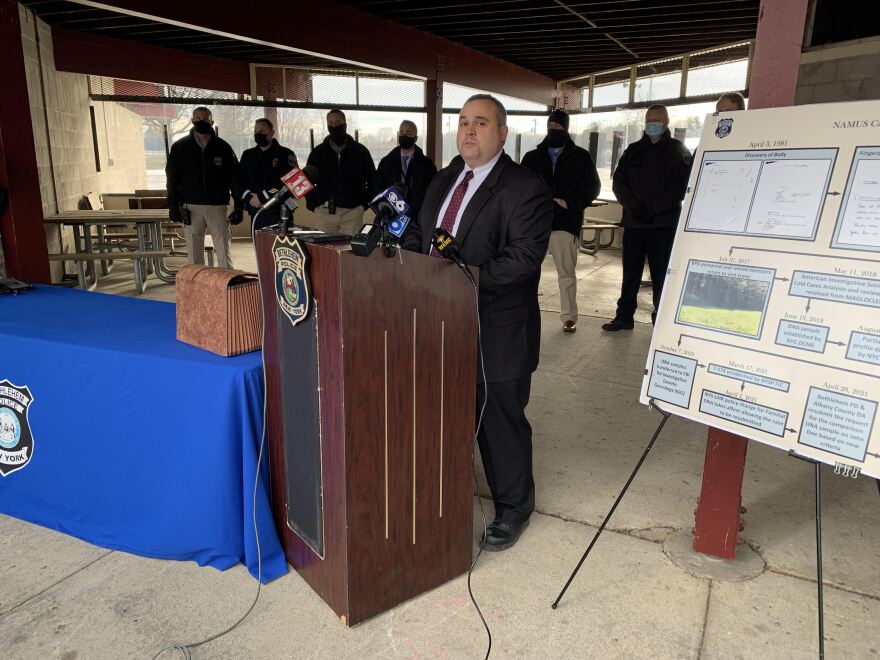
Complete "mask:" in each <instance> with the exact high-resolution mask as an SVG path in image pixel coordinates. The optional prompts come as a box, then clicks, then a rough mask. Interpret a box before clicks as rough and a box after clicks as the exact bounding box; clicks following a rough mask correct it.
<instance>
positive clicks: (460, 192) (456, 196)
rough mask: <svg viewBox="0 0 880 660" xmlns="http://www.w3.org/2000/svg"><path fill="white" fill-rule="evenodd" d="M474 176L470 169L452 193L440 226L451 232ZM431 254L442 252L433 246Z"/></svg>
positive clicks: (435, 254) (436, 254) (436, 255)
mask: <svg viewBox="0 0 880 660" xmlns="http://www.w3.org/2000/svg"><path fill="white" fill-rule="evenodd" d="M473 178H474V171H473V170H468V171H467V173H466V174H465V175H464V179H462V180H461V183H459V184H458V185H457V186H456V187H455V190H454V191H453V193H452V199H450V200H449V206H447V207H446V213H444V214H443V221H442V222H441V223H440V227H441V228H442V229H445V230H446V231H447V232H449V233H450V234H451V233H452V228H453V227H454V226H455V218H456V217H457V216H458V209H459V208H461V202H462V200H463V199H464V194H465V193H466V192H467V188H468V183H469V182H470V180H471V179H473ZM431 256H432V257H439V256H440V253H439V252H437V248H435V247H432V248H431Z"/></svg>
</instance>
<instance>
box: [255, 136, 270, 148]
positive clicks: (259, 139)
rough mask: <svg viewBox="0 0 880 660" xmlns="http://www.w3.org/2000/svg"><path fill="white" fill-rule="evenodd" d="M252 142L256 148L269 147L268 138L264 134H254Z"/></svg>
mask: <svg viewBox="0 0 880 660" xmlns="http://www.w3.org/2000/svg"><path fill="white" fill-rule="evenodd" d="M254 142H256V143H257V146H258V147H267V146H269V136H268V135H266V134H265V133H254Z"/></svg>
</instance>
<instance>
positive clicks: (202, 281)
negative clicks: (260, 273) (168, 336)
mask: <svg viewBox="0 0 880 660" xmlns="http://www.w3.org/2000/svg"><path fill="white" fill-rule="evenodd" d="M262 330H263V328H262V324H261V322H260V291H259V280H258V279H257V276H256V275H255V274H253V273H246V272H244V271H241V270H232V269H229V268H210V267H208V266H199V265H196V264H189V265H187V266H184V267H183V268H181V269H180V270H179V271H178V272H177V339H179V340H180V341H182V342H185V343H187V344H192V345H193V346H198V347H199V348H203V349H205V350H206V351H211V352H212V353H216V354H217V355H223V356H226V357H230V356H232V355H240V354H242V353H249V352H250V351H258V350H260V348H261V347H262Z"/></svg>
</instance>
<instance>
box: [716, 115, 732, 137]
mask: <svg viewBox="0 0 880 660" xmlns="http://www.w3.org/2000/svg"><path fill="white" fill-rule="evenodd" d="M731 131H733V119H730V118H728V119H720V120H718V126H716V127H715V137H717V138H726V137H727V136H728V135H730V133H731Z"/></svg>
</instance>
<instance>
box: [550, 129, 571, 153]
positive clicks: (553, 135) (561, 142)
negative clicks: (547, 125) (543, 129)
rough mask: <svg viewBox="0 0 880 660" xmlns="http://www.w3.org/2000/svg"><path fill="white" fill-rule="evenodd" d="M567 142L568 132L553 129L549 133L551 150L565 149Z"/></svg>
mask: <svg viewBox="0 0 880 660" xmlns="http://www.w3.org/2000/svg"><path fill="white" fill-rule="evenodd" d="M566 142H568V131H563V130H562V129H561V128H551V129H549V130H548V131H547V144H548V145H550V147H551V148H553V149H559V147H564V146H565V143H566Z"/></svg>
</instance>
